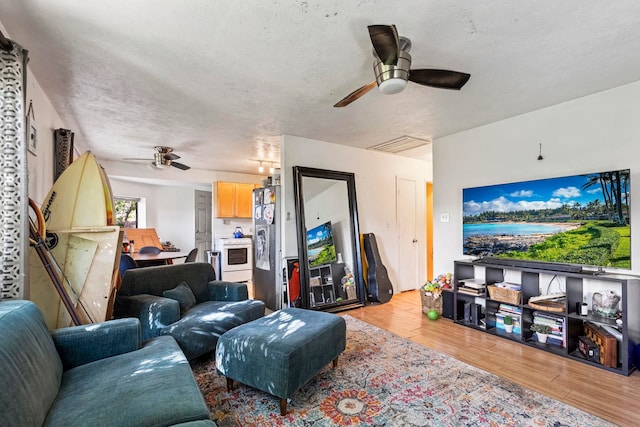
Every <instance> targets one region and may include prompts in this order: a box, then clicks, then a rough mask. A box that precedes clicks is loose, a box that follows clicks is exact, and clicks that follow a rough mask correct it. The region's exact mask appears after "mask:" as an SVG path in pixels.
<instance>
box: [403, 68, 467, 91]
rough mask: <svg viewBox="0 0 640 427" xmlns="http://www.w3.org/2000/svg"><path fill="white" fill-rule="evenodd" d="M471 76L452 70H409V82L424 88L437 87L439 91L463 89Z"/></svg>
mask: <svg viewBox="0 0 640 427" xmlns="http://www.w3.org/2000/svg"><path fill="white" fill-rule="evenodd" d="M469 77H471V74H467V73H461V72H459V71H450V70H433V69H421V70H409V80H410V81H412V82H414V83H418V84H420V85H424V86H432V87H437V88H439V89H456V90H460V89H462V86H464V85H465V83H467V81H468V80H469Z"/></svg>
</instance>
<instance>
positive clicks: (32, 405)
mask: <svg viewBox="0 0 640 427" xmlns="http://www.w3.org/2000/svg"><path fill="white" fill-rule="evenodd" d="M0 366H2V370H1V371H0V408H1V409H0V414H1V416H0V424H2V425H3V426H21V427H24V426H41V425H42V422H43V421H44V419H45V417H46V415H47V411H48V410H49V407H50V406H51V404H52V403H53V401H54V399H55V397H56V395H57V394H58V389H59V387H60V381H61V378H62V362H61V360H60V358H59V357H58V353H57V352H56V348H55V346H54V344H53V340H52V339H51V335H50V334H49V330H48V329H47V326H46V324H45V321H44V317H43V316H42V313H41V312H40V310H39V309H38V308H37V306H36V305H35V304H33V303H32V302H30V301H18V300H13V301H12V300H5V301H2V302H0Z"/></svg>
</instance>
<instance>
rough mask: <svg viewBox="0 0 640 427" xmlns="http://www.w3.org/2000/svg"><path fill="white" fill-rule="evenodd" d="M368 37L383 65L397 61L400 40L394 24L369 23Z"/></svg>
mask: <svg viewBox="0 0 640 427" xmlns="http://www.w3.org/2000/svg"><path fill="white" fill-rule="evenodd" d="M368 28H369V37H371V43H372V44H373V50H375V51H376V54H377V55H378V58H380V60H381V61H382V63H383V64H384V65H396V64H397V63H398V51H399V50H400V41H399V40H398V31H397V30H396V26H395V25H369V27H368Z"/></svg>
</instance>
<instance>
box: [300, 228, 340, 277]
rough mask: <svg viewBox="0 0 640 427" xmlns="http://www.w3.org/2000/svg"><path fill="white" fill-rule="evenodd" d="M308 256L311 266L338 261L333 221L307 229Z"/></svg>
mask: <svg viewBox="0 0 640 427" xmlns="http://www.w3.org/2000/svg"><path fill="white" fill-rule="evenodd" d="M307 257H308V259H309V265H310V266H311V267H315V266H318V265H324V264H330V263H332V262H335V261H336V259H337V258H336V247H335V244H334V242H333V230H332V228H331V221H328V222H325V223H324V224H321V225H318V226H317V227H313V228H312V229H311V230H307Z"/></svg>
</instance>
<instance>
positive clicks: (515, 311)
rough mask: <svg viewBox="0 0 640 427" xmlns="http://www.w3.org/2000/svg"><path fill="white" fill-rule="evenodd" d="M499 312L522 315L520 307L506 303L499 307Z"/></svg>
mask: <svg viewBox="0 0 640 427" xmlns="http://www.w3.org/2000/svg"><path fill="white" fill-rule="evenodd" d="M498 311H503V312H507V313H513V314H522V309H521V308H520V307H517V306H515V305H511V304H505V303H501V304H500V305H499V306H498Z"/></svg>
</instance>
